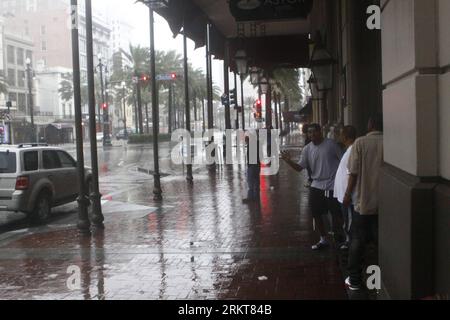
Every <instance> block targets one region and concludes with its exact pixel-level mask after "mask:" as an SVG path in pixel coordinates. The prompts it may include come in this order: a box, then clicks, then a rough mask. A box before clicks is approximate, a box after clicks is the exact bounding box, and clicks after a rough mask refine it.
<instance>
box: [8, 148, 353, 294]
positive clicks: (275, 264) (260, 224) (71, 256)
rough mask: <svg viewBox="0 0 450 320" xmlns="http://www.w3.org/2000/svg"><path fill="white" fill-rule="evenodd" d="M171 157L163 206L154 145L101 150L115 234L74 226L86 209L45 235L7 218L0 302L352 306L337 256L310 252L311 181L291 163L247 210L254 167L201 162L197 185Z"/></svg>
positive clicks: (57, 213) (64, 212) (165, 167)
mask: <svg viewBox="0 0 450 320" xmlns="http://www.w3.org/2000/svg"><path fill="white" fill-rule="evenodd" d="M288 144H289V145H288V146H287V148H292V149H294V150H297V151H298V150H299V148H298V147H299V145H300V143H299V142H298V141H297V140H293V141H291V142H288ZM67 150H68V151H69V152H70V153H72V154H74V153H75V150H74V149H71V147H68V148H67ZM87 151H88V150H86V152H87ZM169 151H170V148H169V146H168V145H163V146H162V148H161V159H162V160H161V168H162V169H161V171H162V173H165V174H166V175H165V177H164V178H162V181H161V183H162V187H163V192H164V194H163V196H164V201H163V202H162V203H155V202H154V201H153V200H152V198H153V197H152V193H153V177H152V176H151V175H149V174H147V173H145V170H147V171H148V170H151V169H153V164H152V160H151V159H152V157H153V154H152V149H151V148H150V147H139V146H136V147H130V146H129V147H127V148H125V147H124V146H116V147H113V148H111V149H108V150H105V151H103V150H102V149H99V163H100V166H99V169H100V175H101V176H100V185H101V186H100V189H101V190H100V191H101V193H102V195H103V200H102V203H103V213H104V215H105V230H104V231H97V232H95V233H94V234H93V235H92V237H90V236H83V235H81V234H79V232H78V230H77V229H76V223H77V215H76V213H77V212H76V204H70V205H66V206H64V207H60V208H56V209H54V216H53V218H52V220H51V221H50V222H49V224H48V225H47V226H42V227H35V228H32V227H30V226H29V225H28V224H27V222H25V221H24V220H23V216H20V215H17V214H10V216H9V217H5V216H4V215H3V216H2V218H1V219H2V220H1V222H0V223H1V224H2V226H1V227H0V299H80V300H81V299H95V300H98V299H100V300H102V299H121V300H122V299H124V300H126V299H262V300H264V299H346V298H347V296H346V292H345V288H344V285H343V280H344V279H343V275H342V273H341V271H340V268H339V265H338V258H337V256H336V252H335V251H334V250H333V249H329V250H324V251H322V252H319V253H317V252H312V251H311V244H313V243H315V242H316V241H317V238H316V236H315V235H314V234H313V232H312V225H313V224H312V219H311V216H310V212H309V210H310V209H309V204H308V189H307V188H306V187H305V186H304V184H305V178H304V175H303V174H296V173H295V172H294V171H292V170H291V169H289V168H288V167H287V166H286V165H285V164H282V166H281V169H280V172H279V174H278V175H276V176H271V177H262V178H261V189H262V190H261V204H260V205H259V206H258V205H250V206H249V205H245V204H243V203H242V199H243V198H244V197H245V196H246V190H247V186H246V178H245V175H246V173H245V167H244V166H238V165H235V166H220V167H218V168H217V171H216V172H213V173H211V172H209V171H208V170H207V169H206V167H205V166H194V179H195V181H194V184H193V185H192V186H191V185H189V184H188V183H187V182H186V178H185V176H184V174H183V167H182V166H175V165H172V164H171V161H170V158H169ZM86 160H87V161H86V165H88V164H89V160H90V159H89V156H88V155H87V156H86ZM142 169H144V170H142ZM14 215H16V217H17V219H19V220H18V221H15V222H14V220H15V218H14V217H13V216H14Z"/></svg>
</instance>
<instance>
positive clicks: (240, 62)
mask: <svg viewBox="0 0 450 320" xmlns="http://www.w3.org/2000/svg"><path fill="white" fill-rule="evenodd" d="M234 60H235V61H236V67H237V71H238V73H239V74H240V75H241V76H243V75H245V74H247V54H246V53H245V51H244V50H238V51H237V52H236V55H235V57H234Z"/></svg>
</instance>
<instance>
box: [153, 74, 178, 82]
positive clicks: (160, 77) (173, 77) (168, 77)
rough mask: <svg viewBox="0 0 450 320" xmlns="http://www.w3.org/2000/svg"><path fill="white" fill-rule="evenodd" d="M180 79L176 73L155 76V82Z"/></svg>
mask: <svg viewBox="0 0 450 320" xmlns="http://www.w3.org/2000/svg"><path fill="white" fill-rule="evenodd" d="M178 78H180V75H179V74H177V73H168V74H159V75H157V76H156V81H175V80H177V79H178Z"/></svg>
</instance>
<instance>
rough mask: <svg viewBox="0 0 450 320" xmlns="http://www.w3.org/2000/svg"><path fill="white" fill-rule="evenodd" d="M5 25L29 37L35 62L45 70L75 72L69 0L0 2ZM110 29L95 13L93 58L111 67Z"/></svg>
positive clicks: (83, 69) (82, 22)
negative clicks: (40, 62) (104, 61)
mask: <svg viewBox="0 0 450 320" xmlns="http://www.w3.org/2000/svg"><path fill="white" fill-rule="evenodd" d="M84 6H85V4H84V1H83V0H81V1H79V18H80V19H79V31H80V40H79V42H80V64H81V76H82V78H83V79H86V75H87V60H86V30H85V27H86V18H85V14H84ZM0 8H1V12H2V13H3V15H6V21H5V23H6V25H7V26H8V29H10V30H11V32H12V33H14V34H15V35H18V36H23V37H29V38H30V39H31V40H32V41H33V42H34V44H35V59H36V61H42V62H43V63H44V65H45V67H50V68H51V67H64V68H72V38H71V32H70V31H71V30H70V21H71V20H70V6H69V1H68V0H33V1H30V0H17V1H9V0H0ZM111 31H112V30H111V27H110V26H109V24H108V23H107V22H106V21H105V20H104V19H102V18H100V17H99V16H98V15H96V14H95V12H94V13H93V41H94V43H93V47H94V56H97V55H98V54H99V53H101V54H102V56H103V57H104V59H106V60H107V61H108V62H109V63H111V62H112V61H111V59H112V50H111V43H110V42H111Z"/></svg>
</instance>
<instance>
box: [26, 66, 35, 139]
mask: <svg viewBox="0 0 450 320" xmlns="http://www.w3.org/2000/svg"><path fill="white" fill-rule="evenodd" d="M25 63H26V65H27V78H28V79H27V80H28V106H29V110H30V121H31V140H32V142H35V141H36V132H35V129H34V105H33V76H32V75H33V70H32V69H31V59H30V58H27V59H26V61H25Z"/></svg>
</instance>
